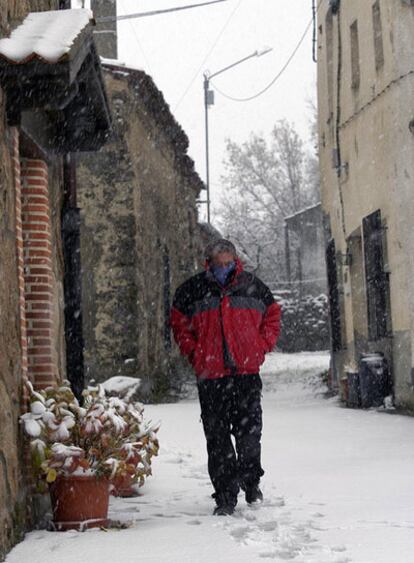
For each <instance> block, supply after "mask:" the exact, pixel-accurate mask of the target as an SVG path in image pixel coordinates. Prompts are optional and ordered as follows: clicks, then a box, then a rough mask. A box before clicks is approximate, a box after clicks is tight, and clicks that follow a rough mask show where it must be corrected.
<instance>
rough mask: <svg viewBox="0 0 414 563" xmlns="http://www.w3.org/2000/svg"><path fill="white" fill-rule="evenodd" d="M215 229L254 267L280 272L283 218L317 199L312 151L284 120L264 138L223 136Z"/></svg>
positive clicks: (277, 275) (270, 275) (280, 275)
mask: <svg viewBox="0 0 414 563" xmlns="http://www.w3.org/2000/svg"><path fill="white" fill-rule="evenodd" d="M226 150H227V155H226V159H225V170H226V172H225V174H224V176H223V177H222V183H223V187H224V195H223V198H222V201H221V206H220V210H219V215H220V223H221V225H220V226H221V230H222V231H223V232H225V234H226V235H227V236H230V237H231V238H233V239H234V240H235V242H237V244H238V245H239V246H240V248H242V250H243V252H244V253H245V254H246V255H247V256H248V258H249V260H250V262H251V264H252V265H253V267H254V269H255V270H256V271H257V272H258V273H259V274H260V275H261V276H263V277H265V278H267V279H271V280H274V281H277V280H282V279H284V278H285V259H284V231H283V229H284V218H285V217H287V216H288V215H291V214H293V213H296V212H297V211H299V210H300V209H302V208H304V207H306V206H308V205H311V204H313V203H316V202H317V201H318V199H319V194H318V183H319V179H318V178H317V176H316V170H317V161H316V156H315V155H312V154H309V153H308V152H307V150H306V148H305V145H304V142H303V140H302V139H301V138H300V136H299V135H298V133H297V132H296V130H295V128H294V127H293V125H292V124H290V123H288V122H287V121H286V120H281V121H278V122H277V123H276V125H275V126H274V128H273V131H272V135H271V138H270V141H266V140H265V139H264V138H263V137H262V136H260V135H256V134H252V135H251V136H250V138H249V139H248V141H246V142H245V143H243V144H242V145H238V144H237V143H234V142H233V141H231V140H228V141H227V146H226Z"/></svg>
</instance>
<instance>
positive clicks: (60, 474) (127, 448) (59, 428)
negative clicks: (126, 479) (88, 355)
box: [21, 382, 158, 530]
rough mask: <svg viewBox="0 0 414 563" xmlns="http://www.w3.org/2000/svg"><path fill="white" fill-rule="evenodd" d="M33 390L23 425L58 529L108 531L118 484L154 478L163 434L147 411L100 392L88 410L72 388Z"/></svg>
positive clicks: (86, 397)
mask: <svg viewBox="0 0 414 563" xmlns="http://www.w3.org/2000/svg"><path fill="white" fill-rule="evenodd" d="M27 386H28V389H29V393H30V410H29V412H27V413H25V414H23V415H22V416H21V421H22V423H23V425H24V429H25V431H26V433H27V434H28V435H29V436H30V446H31V452H32V461H33V467H34V470H35V474H36V477H37V478H38V483H40V485H42V484H44V483H47V484H48V486H49V491H50V498H51V502H52V509H53V521H54V525H55V528H56V529H58V530H67V529H71V528H72V529H73V528H74V529H82V528H90V527H97V526H105V525H106V524H107V514H108V501H109V490H110V487H111V482H112V480H114V479H116V478H117V477H120V476H122V475H125V474H130V475H131V476H132V479H133V481H134V480H135V481H137V482H141V483H142V480H143V479H144V478H145V476H146V475H149V474H150V473H151V465H150V459H151V456H152V455H154V454H156V453H157V451H158V440H157V437H156V431H157V428H153V427H151V426H149V425H145V424H144V421H143V415H142V411H143V409H142V406H141V405H139V404H134V403H132V402H129V403H127V402H125V401H123V400H121V399H119V398H117V397H106V396H105V392H104V391H103V389H102V388H101V387H100V386H98V387H95V388H89V389H87V390H85V391H84V393H83V404H82V405H80V404H79V402H78V401H77V399H76V398H75V396H74V395H73V393H72V391H71V389H70V387H69V384H68V383H66V382H65V383H64V384H63V385H62V386H60V387H48V388H47V389H45V390H43V391H40V392H37V391H35V390H34V389H33V386H32V385H31V384H30V383H27Z"/></svg>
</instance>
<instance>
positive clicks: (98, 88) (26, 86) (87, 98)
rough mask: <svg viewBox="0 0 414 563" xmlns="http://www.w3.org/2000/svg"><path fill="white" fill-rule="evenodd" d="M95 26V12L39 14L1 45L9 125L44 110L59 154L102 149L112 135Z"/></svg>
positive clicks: (1, 83) (0, 79) (0, 75)
mask: <svg viewBox="0 0 414 563" xmlns="http://www.w3.org/2000/svg"><path fill="white" fill-rule="evenodd" d="M93 25H94V20H93V18H92V12H90V11H89V10H83V9H77V10H56V11H49V12H35V13H31V14H29V15H28V16H27V17H26V18H25V19H24V20H23V22H22V23H21V24H20V25H19V26H18V27H17V28H16V29H15V30H14V31H13V32H12V34H11V35H10V37H9V38H6V39H1V40H0V86H1V87H2V88H3V90H4V91H5V92H6V110H7V120H8V123H9V125H21V123H22V116H23V118H24V121H25V122H27V114H28V113H29V114H30V112H32V114H33V112H36V113H37V114H39V110H43V111H42V118H43V119H44V121H45V123H44V127H43V129H44V130H48V131H50V134H49V139H50V143H49V145H48V147H47V149H49V150H50V149H52V150H53V151H55V152H62V153H66V152H78V151H91V150H97V149H99V148H100V147H101V146H102V145H103V144H104V143H105V141H106V139H107V137H108V135H109V133H110V130H111V116H110V111H109V105H108V101H107V97H106V93H105V87H104V82H103V78H102V72H101V65H100V61H99V57H98V54H97V52H96V47H95V44H94V40H93ZM46 121H48V123H46ZM34 130H35V131H34V132H35V133H36V131H38V130H39V126H38V125H37V126H36V127H35V128H34Z"/></svg>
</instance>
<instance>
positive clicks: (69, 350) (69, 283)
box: [61, 154, 85, 400]
mask: <svg viewBox="0 0 414 563" xmlns="http://www.w3.org/2000/svg"><path fill="white" fill-rule="evenodd" d="M63 189H64V202H63V208H62V227H61V228H62V245H63V260H64V278H63V288H64V299H65V340H66V372H67V377H68V379H69V381H70V384H71V387H72V390H73V392H74V394H75V396H76V397H77V398H78V399H79V400H80V399H81V398H82V391H83V389H84V385H85V369H84V357H83V349H84V341H83V323H82V279H81V256H80V209H79V208H78V207H77V205H76V163H75V161H74V158H73V156H72V155H71V154H66V155H65V156H64V159H63Z"/></svg>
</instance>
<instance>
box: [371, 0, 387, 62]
mask: <svg viewBox="0 0 414 563" xmlns="http://www.w3.org/2000/svg"><path fill="white" fill-rule="evenodd" d="M372 23H373V28H374V53H375V68H376V70H377V71H378V70H379V69H380V68H382V67H383V66H384V44H383V40H382V22H381V8H380V1H379V0H377V1H376V2H375V3H374V4H373V6H372Z"/></svg>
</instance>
